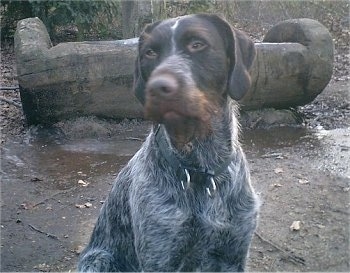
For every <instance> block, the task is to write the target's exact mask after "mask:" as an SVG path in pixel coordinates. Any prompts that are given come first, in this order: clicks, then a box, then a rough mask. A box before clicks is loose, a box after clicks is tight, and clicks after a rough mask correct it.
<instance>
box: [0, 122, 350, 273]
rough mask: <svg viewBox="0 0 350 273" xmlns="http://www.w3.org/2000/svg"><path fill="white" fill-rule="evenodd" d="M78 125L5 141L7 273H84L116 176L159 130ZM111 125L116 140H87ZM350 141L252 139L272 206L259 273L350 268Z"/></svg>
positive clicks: (289, 130)
mask: <svg viewBox="0 0 350 273" xmlns="http://www.w3.org/2000/svg"><path fill="white" fill-rule="evenodd" d="M94 122H95V121H94V120H92V121H90V125H91V124H92V125H93V124H94ZM96 122H97V121H96ZM77 124H78V123H73V124H70V125H67V124H65V126H61V127H60V128H59V129H57V128H55V129H43V128H34V129H33V128H32V129H31V130H29V131H28V132H27V133H26V134H25V135H23V136H20V137H13V138H12V139H10V140H8V141H6V142H5V143H4V145H3V147H2V154H1V158H2V182H1V183H2V184H1V271H2V272H4V271H68V270H75V266H76V262H77V259H78V255H79V252H80V251H81V250H82V248H83V247H84V245H85V244H86V243H87V242H88V239H89V236H90V233H91V231H92V228H93V225H94V222H95V221H96V217H97V215H98V211H99V209H100V207H101V205H102V203H103V200H104V199H105V197H106V195H107V193H108V191H109V189H110V188H111V185H112V183H113V180H114V178H115V177H116V175H117V174H118V171H119V170H120V168H122V167H123V166H124V165H125V164H126V163H127V161H128V160H129V159H130V158H131V156H132V155H133V154H134V153H135V152H136V151H137V150H138V148H139V147H140V145H141V144H142V141H143V140H144V139H145V137H146V136H147V134H148V131H149V128H150V126H151V125H150V123H148V122H132V123H125V124H124V125H118V126H116V127H115V128H114V129H113V130H112V129H111V128H108V127H107V126H106V124H103V126H102V127H101V124H97V123H96V124H95V125H96V126H95V127H94V128H93V127H89V128H85V129H84V130H81V128H78V129H77V127H78V125H77ZM85 124H86V120H85ZM92 125H91V126H92ZM96 128H97V129H96ZM101 128H104V129H103V130H107V131H108V133H107V135H108V137H104V136H102V135H100V136H98V137H91V135H88V137H86V135H85V137H82V135H81V132H83V131H84V132H85V133H88V134H91V132H92V131H94V130H95V131H96V132H98V131H101V130H102V129H101ZM103 130H102V131H103ZM77 132H78V133H77ZM79 132H80V137H79ZM111 133H113V135H110V134H111ZM104 135H106V134H104ZM349 136H350V129H349V128H348V127H344V128H338V129H332V130H325V129H323V128H321V127H318V128H306V127H281V128H272V129H267V130H266V129H265V130H263V129H261V130H249V131H243V132H242V143H243V147H244V149H245V151H246V154H247V158H248V161H249V164H250V168H251V176H252V181H253V184H254V187H255V189H256V191H257V193H258V194H259V196H260V198H261V200H262V207H261V215H260V221H259V227H258V230H257V233H256V235H255V236H254V239H253V244H252V247H251V251H250V258H249V268H248V269H249V270H250V271H349V189H350V170H349V162H350V151H349V149H350V137H349ZM294 221H299V229H298V230H291V228H290V227H291V225H292V223H293V222H294Z"/></svg>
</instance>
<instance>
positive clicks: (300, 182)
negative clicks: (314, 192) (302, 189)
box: [298, 179, 310, 184]
mask: <svg viewBox="0 0 350 273" xmlns="http://www.w3.org/2000/svg"><path fill="white" fill-rule="evenodd" d="M298 182H299V184H309V183H310V182H309V180H307V179H299V180H298Z"/></svg>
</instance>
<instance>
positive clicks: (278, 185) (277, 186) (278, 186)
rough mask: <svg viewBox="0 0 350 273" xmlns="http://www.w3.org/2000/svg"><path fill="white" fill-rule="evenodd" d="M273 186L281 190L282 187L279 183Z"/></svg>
mask: <svg viewBox="0 0 350 273" xmlns="http://www.w3.org/2000/svg"><path fill="white" fill-rule="evenodd" d="M273 186H274V187H275V188H280V187H282V185H281V184H279V183H276V184H273Z"/></svg>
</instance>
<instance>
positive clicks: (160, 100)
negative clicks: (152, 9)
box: [134, 14, 256, 143]
mask: <svg viewBox="0 0 350 273" xmlns="http://www.w3.org/2000/svg"><path fill="white" fill-rule="evenodd" d="M255 54H256V53H255V47H254V43H253V42H252V41H251V40H250V39H249V38H248V37H247V36H246V35H245V34H244V33H243V32H241V31H239V30H236V29H233V28H232V27H231V26H230V25H229V24H228V23H227V22H226V21H224V20H223V19H221V18H220V17H218V16H216V15H207V14H198V15H188V16H183V17H178V18H174V19H169V20H165V21H159V22H156V23H154V24H151V25H148V26H146V27H145V29H144V31H143V32H142V34H141V36H140V39H139V54H138V57H137V60H136V66H135V74H134V90H135V94H136V96H137V98H138V99H139V100H140V101H141V103H142V104H144V108H145V117H146V118H148V119H151V120H153V121H155V122H157V123H163V124H165V126H166V129H167V131H168V132H169V134H170V136H171V137H173V139H175V141H176V142H178V143H186V142H189V141H191V140H192V139H193V138H194V137H197V138H198V137H205V136H207V135H208V134H210V132H211V120H212V117H213V116H215V115H218V114H220V110H221V109H222V108H223V105H224V104H225V103H227V98H228V96H229V97H231V98H232V99H234V100H239V99H241V98H242V97H243V96H244V95H245V93H246V92H247V91H248V90H249V88H250V85H251V81H250V76H249V69H250V68H251V66H252V63H253V61H254V58H255Z"/></svg>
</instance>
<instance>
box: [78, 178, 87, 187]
mask: <svg viewBox="0 0 350 273" xmlns="http://www.w3.org/2000/svg"><path fill="white" fill-rule="evenodd" d="M78 184H80V185H82V186H83V187H86V186H87V185H89V183H87V182H85V181H84V180H81V179H80V180H79V181H78Z"/></svg>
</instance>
